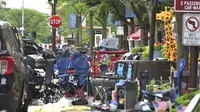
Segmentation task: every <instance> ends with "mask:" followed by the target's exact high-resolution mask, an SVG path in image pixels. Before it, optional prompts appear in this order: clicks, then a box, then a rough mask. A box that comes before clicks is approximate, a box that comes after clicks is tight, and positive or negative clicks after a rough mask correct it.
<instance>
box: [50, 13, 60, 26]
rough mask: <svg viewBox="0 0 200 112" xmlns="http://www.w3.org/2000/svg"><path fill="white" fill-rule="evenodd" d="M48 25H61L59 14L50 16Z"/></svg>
mask: <svg viewBox="0 0 200 112" xmlns="http://www.w3.org/2000/svg"><path fill="white" fill-rule="evenodd" d="M49 25H50V26H51V27H52V28H59V27H60V26H61V25H62V18H61V17H60V16H51V17H50V18H49Z"/></svg>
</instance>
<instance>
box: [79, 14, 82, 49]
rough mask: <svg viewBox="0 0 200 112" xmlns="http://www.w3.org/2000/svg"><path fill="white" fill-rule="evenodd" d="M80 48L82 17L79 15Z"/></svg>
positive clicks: (80, 43)
mask: <svg viewBox="0 0 200 112" xmlns="http://www.w3.org/2000/svg"><path fill="white" fill-rule="evenodd" d="M79 46H82V17H81V14H79Z"/></svg>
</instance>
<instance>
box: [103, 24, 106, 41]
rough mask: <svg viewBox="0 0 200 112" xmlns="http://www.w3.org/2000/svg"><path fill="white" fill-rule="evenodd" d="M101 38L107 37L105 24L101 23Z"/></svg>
mask: <svg viewBox="0 0 200 112" xmlns="http://www.w3.org/2000/svg"><path fill="white" fill-rule="evenodd" d="M102 27H103V29H102V38H103V39H106V38H107V25H102Z"/></svg>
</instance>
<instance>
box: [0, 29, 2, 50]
mask: <svg viewBox="0 0 200 112" xmlns="http://www.w3.org/2000/svg"><path fill="white" fill-rule="evenodd" d="M2 40H3V35H2V30H1V29H0V50H2V49H3V48H2V47H3V45H2V44H3V43H2Z"/></svg>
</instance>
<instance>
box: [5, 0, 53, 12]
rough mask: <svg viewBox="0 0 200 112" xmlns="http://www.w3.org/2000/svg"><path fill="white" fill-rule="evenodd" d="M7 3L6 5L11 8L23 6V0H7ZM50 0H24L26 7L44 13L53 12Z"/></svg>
mask: <svg viewBox="0 0 200 112" xmlns="http://www.w3.org/2000/svg"><path fill="white" fill-rule="evenodd" d="M5 1H6V3H7V6H6V7H9V8H20V9H21V8H22V0H5ZM47 1H48V0H24V8H29V9H35V10H37V11H40V12H43V13H48V14H50V13H51V9H50V5H49V4H48V3H47Z"/></svg>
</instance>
